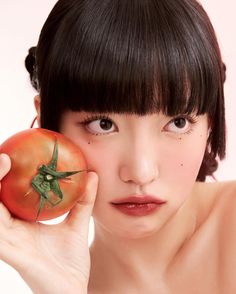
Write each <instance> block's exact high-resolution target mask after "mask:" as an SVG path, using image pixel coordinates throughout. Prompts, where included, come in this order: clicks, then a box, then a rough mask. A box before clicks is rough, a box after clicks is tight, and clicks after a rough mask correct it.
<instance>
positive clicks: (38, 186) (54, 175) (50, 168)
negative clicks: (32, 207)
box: [31, 141, 86, 221]
mask: <svg viewBox="0 0 236 294" xmlns="http://www.w3.org/2000/svg"><path fill="white" fill-rule="evenodd" d="M57 160H58V142H57V141H56V142H55V145H54V150H53V155H52V159H51V161H50V162H49V164H48V165H41V166H40V167H39V168H38V174H37V175H36V176H35V177H34V178H33V180H32V182H31V185H32V187H33V189H34V190H35V191H36V192H38V193H39V195H40V203H39V209H38V212H37V216H36V221H37V220H38V217H39V215H40V213H41V211H42V209H43V207H44V205H45V202H49V203H50V204H51V205H52V206H55V205H58V204H59V203H60V202H61V201H62V200H63V197H64V195H63V193H62V191H61V189H60V185H59V182H58V180H59V179H67V178H68V177H69V176H72V175H74V174H77V173H79V172H83V171H86V170H81V171H65V172H62V171H57V170H56V169H57ZM49 192H52V193H53V194H54V195H56V196H57V197H58V200H57V201H55V202H53V201H52V200H51V197H50V194H49Z"/></svg>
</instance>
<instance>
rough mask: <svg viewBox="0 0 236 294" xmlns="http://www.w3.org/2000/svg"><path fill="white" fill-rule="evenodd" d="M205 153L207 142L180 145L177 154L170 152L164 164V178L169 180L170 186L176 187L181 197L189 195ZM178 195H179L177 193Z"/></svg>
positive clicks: (177, 147)
mask: <svg viewBox="0 0 236 294" xmlns="http://www.w3.org/2000/svg"><path fill="white" fill-rule="evenodd" d="M204 153H205V142H204V141H200V142H199V141H198V144H194V143H191V144H186V145H185V146H183V145H181V144H180V145H178V146H176V148H175V152H173V151H169V152H168V155H166V156H165V158H166V159H165V161H163V164H162V167H163V169H162V176H163V178H165V179H167V181H168V183H169V185H171V186H172V187H175V191H176V192H177V190H178V191H179V192H180V193H179V195H184V194H186V193H188V192H189V191H190V190H191V189H192V187H193V184H194V183H195V182H196V178H197V175H198V172H199V169H200V166H201V163H202V160H203V156H204ZM177 194H178V193H177Z"/></svg>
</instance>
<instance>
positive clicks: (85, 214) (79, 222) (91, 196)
mask: <svg viewBox="0 0 236 294" xmlns="http://www.w3.org/2000/svg"><path fill="white" fill-rule="evenodd" d="M97 187H98V176H97V174H96V173H95V172H89V173H88V181H87V185H86V190H85V192H84V195H83V197H82V200H81V199H80V200H79V201H78V202H77V204H76V205H75V206H74V207H73V208H72V209H71V210H70V212H69V213H68V215H67V217H66V219H65V221H64V223H65V224H66V225H69V226H70V227H73V228H75V229H76V230H79V231H81V232H84V233H85V234H88V229H89V221H90V217H91V215H92V211H93V206H94V202H95V199H96V195H97Z"/></svg>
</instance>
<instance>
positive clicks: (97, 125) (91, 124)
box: [83, 118, 115, 135]
mask: <svg viewBox="0 0 236 294" xmlns="http://www.w3.org/2000/svg"><path fill="white" fill-rule="evenodd" d="M83 125H84V126H85V127H86V129H87V130H88V131H89V132H91V133H93V134H95V135H104V134H109V133H111V132H113V131H114V130H115V126H114V123H113V122H112V121H111V120H110V119H107V118H100V119H92V120H90V121H86V122H83Z"/></svg>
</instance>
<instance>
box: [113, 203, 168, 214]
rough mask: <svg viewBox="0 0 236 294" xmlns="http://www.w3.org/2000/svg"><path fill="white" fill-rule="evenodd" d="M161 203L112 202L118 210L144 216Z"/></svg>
mask: <svg viewBox="0 0 236 294" xmlns="http://www.w3.org/2000/svg"><path fill="white" fill-rule="evenodd" d="M161 205H163V204H161V203H160V204H157V203H143V204H134V203H132V204H127V203H126V204H125V203H124V204H112V206H113V207H115V208H116V209H118V210H119V211H120V212H122V213H124V214H127V215H132V216H145V215H149V214H152V213H154V212H155V211H156V210H157V209H159V208H160V207H161Z"/></svg>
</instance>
